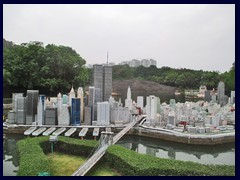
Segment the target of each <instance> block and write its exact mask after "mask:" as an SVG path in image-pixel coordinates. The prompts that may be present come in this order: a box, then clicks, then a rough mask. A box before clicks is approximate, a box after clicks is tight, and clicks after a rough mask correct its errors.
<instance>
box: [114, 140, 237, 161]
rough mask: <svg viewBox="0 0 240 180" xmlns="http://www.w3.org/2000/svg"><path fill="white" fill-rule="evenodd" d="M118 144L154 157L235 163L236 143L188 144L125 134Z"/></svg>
mask: <svg viewBox="0 0 240 180" xmlns="http://www.w3.org/2000/svg"><path fill="white" fill-rule="evenodd" d="M117 144H119V145H121V146H123V147H125V148H127V149H131V150H133V151H136V152H138V153H140V154H148V155H151V156H154V157H160V158H169V159H176V160H182V161H193V162H197V163H201V164H219V165H223V164H225V165H235V143H228V144H223V145H214V146H206V145H188V144H181V143H176V142H170V141H164V140H159V139H153V138H146V137H139V136H124V137H122V138H121V139H120V140H119V141H118V142H117Z"/></svg>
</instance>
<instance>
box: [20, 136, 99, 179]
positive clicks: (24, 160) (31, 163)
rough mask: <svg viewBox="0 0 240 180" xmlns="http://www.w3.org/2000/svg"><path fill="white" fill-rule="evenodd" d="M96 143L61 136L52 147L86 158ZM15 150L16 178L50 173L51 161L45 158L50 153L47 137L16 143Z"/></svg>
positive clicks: (27, 139)
mask: <svg viewBox="0 0 240 180" xmlns="http://www.w3.org/2000/svg"><path fill="white" fill-rule="evenodd" d="M96 143H97V142H96V141H94V140H78V139H73V138H68V137H62V136H61V137H58V142H57V144H55V145H54V151H60V152H65V153H66V154H73V155H83V156H87V155H89V153H90V152H91V151H92V149H93V148H94V146H95V145H96ZM17 149H18V152H19V162H20V163H19V164H20V165H19V170H18V172H17V176H37V175H38V174H39V173H41V172H51V169H50V163H51V161H50V160H48V158H47V157H46V156H45V153H49V152H51V146H50V143H49V137H48V136H41V137H34V138H29V137H28V138H26V139H23V140H20V141H18V142H17Z"/></svg>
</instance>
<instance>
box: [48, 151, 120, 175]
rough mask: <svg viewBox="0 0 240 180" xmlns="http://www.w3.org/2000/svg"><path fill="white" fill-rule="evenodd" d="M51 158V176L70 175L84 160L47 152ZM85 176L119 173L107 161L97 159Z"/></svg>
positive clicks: (78, 157) (80, 157)
mask: <svg viewBox="0 0 240 180" xmlns="http://www.w3.org/2000/svg"><path fill="white" fill-rule="evenodd" d="M47 157H48V158H49V159H50V160H51V162H52V163H51V174H52V176H71V175H72V173H74V172H75V171H76V170H77V169H78V168H79V166H80V165H81V164H82V163H83V162H84V161H85V159H86V158H85V157H82V156H74V155H69V154H63V153H59V152H54V153H53V154H52V153H50V154H47ZM86 175H87V176H119V175H120V174H119V173H118V172H116V171H115V170H114V169H112V168H111V167H110V166H109V165H108V163H107V162H103V161H99V162H98V163H97V164H96V165H95V166H94V167H93V168H92V169H91V170H90V171H89V172H88V173H87V174H86Z"/></svg>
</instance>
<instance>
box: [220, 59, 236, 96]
mask: <svg viewBox="0 0 240 180" xmlns="http://www.w3.org/2000/svg"><path fill="white" fill-rule="evenodd" d="M222 80H223V82H224V83H225V91H226V94H228V95H229V96H230V93H231V91H233V90H235V62H234V63H233V64H232V68H231V69H230V71H228V72H225V73H223V74H222Z"/></svg>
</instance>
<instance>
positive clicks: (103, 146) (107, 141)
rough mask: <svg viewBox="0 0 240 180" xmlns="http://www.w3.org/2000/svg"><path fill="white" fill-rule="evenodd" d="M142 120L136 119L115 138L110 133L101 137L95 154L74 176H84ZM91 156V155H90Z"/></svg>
mask: <svg viewBox="0 0 240 180" xmlns="http://www.w3.org/2000/svg"><path fill="white" fill-rule="evenodd" d="M141 119H142V116H137V117H136V119H135V120H134V121H133V122H131V123H129V124H128V125H127V126H126V127H125V128H124V129H123V130H122V131H120V132H119V133H118V134H117V135H115V136H114V137H113V138H112V136H109V135H108V134H109V133H107V132H106V133H104V134H102V135H101V137H100V140H99V144H98V145H97V146H96V150H95V152H94V154H93V155H92V156H91V157H90V158H88V159H87V160H86V161H85V163H84V164H82V165H81V166H80V167H79V168H78V170H77V171H75V172H74V173H73V174H72V176H84V175H85V174H86V173H87V172H88V171H89V170H90V169H91V168H92V167H93V166H94V165H95V164H96V163H97V162H98V161H99V160H100V159H101V157H102V156H103V155H104V154H105V152H106V150H107V148H108V147H109V146H110V145H112V144H115V143H116V142H117V141H118V140H119V139H120V138H121V137H123V136H124V134H126V133H127V132H128V131H129V130H130V129H131V128H132V127H133V126H134V125H135V124H136V123H137V122H138V121H140V120H141ZM90 155H91V154H90Z"/></svg>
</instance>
